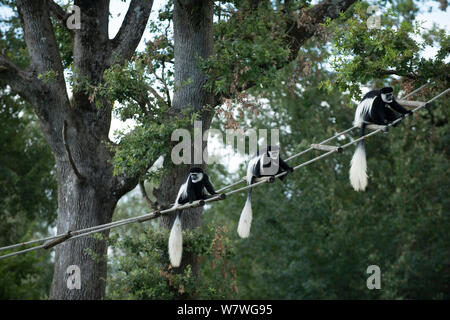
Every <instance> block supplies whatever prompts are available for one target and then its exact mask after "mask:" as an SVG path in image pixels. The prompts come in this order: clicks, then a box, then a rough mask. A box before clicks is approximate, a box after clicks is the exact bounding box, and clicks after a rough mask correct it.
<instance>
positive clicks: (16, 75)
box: [0, 54, 37, 102]
mask: <svg viewBox="0 0 450 320" xmlns="http://www.w3.org/2000/svg"><path fill="white" fill-rule="evenodd" d="M36 80H37V79H36V78H34V77H33V75H32V73H31V72H28V71H24V70H22V69H20V68H19V67H18V66H17V65H15V64H14V63H12V62H11V61H9V60H8V59H7V58H6V57H5V56H3V55H2V54H0V81H3V82H4V83H6V84H8V85H9V86H10V87H11V89H12V90H13V91H14V92H16V93H17V94H19V95H20V96H22V97H23V98H24V99H25V100H27V101H30V102H33V100H34V98H35V97H34V96H33V95H32V91H33V90H31V88H33V87H36V85H37V81H36Z"/></svg>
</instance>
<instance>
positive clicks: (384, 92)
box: [380, 87, 394, 103]
mask: <svg viewBox="0 0 450 320" xmlns="http://www.w3.org/2000/svg"><path fill="white" fill-rule="evenodd" d="M380 92H381V99H382V100H383V101H384V102H385V103H391V102H392V101H394V90H393V89H392V88H391V87H386V88H383V89H381V90H380Z"/></svg>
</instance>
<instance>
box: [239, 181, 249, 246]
mask: <svg viewBox="0 0 450 320" xmlns="http://www.w3.org/2000/svg"><path fill="white" fill-rule="evenodd" d="M252 218H253V213H252V188H250V189H248V195H247V200H246V201H245V206H244V209H242V212H241V217H240V218H239V224H238V229H237V232H238V235H239V237H241V238H248V236H249V235H250V227H251V225H252Z"/></svg>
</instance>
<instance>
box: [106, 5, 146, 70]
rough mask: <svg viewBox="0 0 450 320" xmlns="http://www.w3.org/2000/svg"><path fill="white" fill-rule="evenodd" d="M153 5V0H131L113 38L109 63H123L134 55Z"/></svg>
mask: <svg viewBox="0 0 450 320" xmlns="http://www.w3.org/2000/svg"><path fill="white" fill-rule="evenodd" d="M152 6H153V0H131V3H130V7H129V8H128V12H127V14H126V16H125V19H124V21H123V23H122V26H121V27H120V29H119V32H118V33H117V35H116V36H115V37H114V39H112V40H111V44H112V54H111V58H110V59H109V63H108V65H111V64H112V63H121V62H122V61H124V60H129V59H130V58H131V57H132V56H133V53H134V52H135V50H136V48H137V46H138V44H139V42H140V41H141V38H142V35H143V33H144V30H145V27H146V26H147V21H148V18H149V17H150V12H151V10H152Z"/></svg>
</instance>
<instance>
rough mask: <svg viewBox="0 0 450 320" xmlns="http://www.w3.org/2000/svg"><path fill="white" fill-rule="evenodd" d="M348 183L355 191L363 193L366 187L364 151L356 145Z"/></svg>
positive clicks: (362, 147) (360, 145)
mask: <svg viewBox="0 0 450 320" xmlns="http://www.w3.org/2000/svg"><path fill="white" fill-rule="evenodd" d="M350 183H351V185H352V187H353V189H355V191H364V190H365V189H366V187H367V162H366V150H365V148H364V145H363V144H360V143H358V145H357V146H356V150H355V154H354V155H353V158H352V162H351V166H350Z"/></svg>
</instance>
